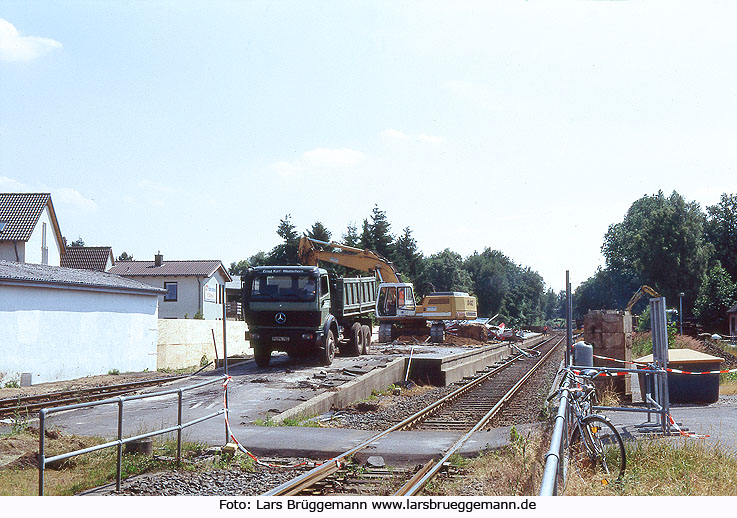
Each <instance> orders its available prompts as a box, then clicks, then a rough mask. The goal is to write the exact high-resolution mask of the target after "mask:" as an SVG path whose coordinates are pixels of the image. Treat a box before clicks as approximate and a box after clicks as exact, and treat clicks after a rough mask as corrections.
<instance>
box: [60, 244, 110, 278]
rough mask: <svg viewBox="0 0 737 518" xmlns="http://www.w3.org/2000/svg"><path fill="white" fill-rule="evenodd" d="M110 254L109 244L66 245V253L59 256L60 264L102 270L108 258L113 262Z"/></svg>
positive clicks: (65, 266) (80, 268)
mask: <svg viewBox="0 0 737 518" xmlns="http://www.w3.org/2000/svg"><path fill="white" fill-rule="evenodd" d="M112 256H113V249H112V247H109V246H67V251H66V253H65V254H64V255H62V256H61V261H60V266H62V267H64V268H77V269H79V270H97V271H98V272H104V271H105V267H106V266H107V262H108V259H111V263H112V264H115V261H114V260H113V259H112Z"/></svg>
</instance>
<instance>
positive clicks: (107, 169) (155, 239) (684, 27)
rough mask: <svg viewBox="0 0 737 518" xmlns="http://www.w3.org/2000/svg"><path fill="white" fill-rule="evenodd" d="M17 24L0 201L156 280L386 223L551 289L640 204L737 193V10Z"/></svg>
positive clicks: (495, 9)
mask: <svg viewBox="0 0 737 518" xmlns="http://www.w3.org/2000/svg"><path fill="white" fill-rule="evenodd" d="M550 4H551V3H550V2H534V1H533V2H463V1H460V2H458V1H456V2H432V3H430V2H388V1H387V2H298V1H293V2H266V1H264V2H217V1H216V2H204V1H202V2H184V1H178V2H83V1H79V2H71V1H69V2H64V1H62V2H50V1H49V2H44V1H38V2H33V3H29V2H15V1H13V0H5V1H4V2H3V3H2V4H0V191H34V192H38V191H43V192H51V193H52V196H53V200H54V204H55V206H56V209H57V214H58V217H59V220H60V224H61V228H62V232H63V233H64V234H65V235H66V237H67V238H68V239H69V240H74V239H76V238H77V237H79V236H81V237H83V238H84V240H85V242H86V243H87V244H88V245H111V246H113V250H114V252H115V253H116V255H117V254H120V253H121V252H123V251H126V252H128V253H129V254H132V255H133V256H134V257H135V258H136V259H152V258H153V255H154V254H155V253H156V252H157V251H158V250H161V252H162V253H163V254H164V257H165V259H166V258H169V259H221V260H222V261H223V262H224V263H226V265H227V264H229V263H230V262H232V261H237V260H240V259H244V258H247V257H248V256H250V255H252V254H254V253H256V252H258V251H259V250H264V251H268V250H270V249H271V248H272V247H273V246H275V245H276V244H277V243H278V239H279V238H278V236H276V234H275V229H276V226H277V224H278V222H279V219H280V218H282V217H284V215H285V214H291V216H292V221H293V223H294V224H295V225H296V226H297V228H298V230H300V231H304V230H305V229H307V228H308V227H310V226H311V225H312V224H313V223H314V222H315V221H318V220H319V221H322V222H323V223H324V224H325V225H326V226H327V227H328V228H329V229H330V230H331V231H332V232H333V235H334V238H336V239H340V237H341V235H342V234H343V233H344V232H345V229H346V226H347V225H348V224H349V223H355V224H357V225H358V226H359V227H360V224H361V221H362V220H363V219H364V218H366V217H368V216H369V214H370V213H371V209H372V208H373V206H374V204H378V206H379V207H380V208H381V209H383V210H385V211H386V212H387V215H388V217H389V220H390V221H391V223H392V225H393V227H392V230H393V231H394V233H395V234H398V233H399V232H400V231H401V230H402V228H404V227H406V226H409V227H410V228H411V229H412V231H413V234H414V237H415V238H416V239H417V241H418V244H419V246H420V247H421V249H422V251H423V252H424V253H425V254H432V253H435V252H438V251H440V250H442V249H444V248H446V247H447V248H450V249H452V250H454V251H457V252H459V253H461V254H463V255H464V256H465V255H468V254H471V253H473V251H474V250H477V251H482V250H483V249H484V248H485V247H490V248H493V249H499V250H501V251H503V252H504V253H505V254H506V255H508V256H509V257H510V258H511V259H512V260H514V261H515V262H517V263H520V264H523V265H525V266H530V267H531V268H532V269H534V270H536V271H538V272H539V273H540V274H541V275H543V277H544V278H545V281H546V283H547V284H548V285H549V286H551V287H552V288H554V289H556V290H559V289H563V287H564V286H563V284H564V279H565V270H566V269H570V270H571V278H572V282H573V284H574V285H577V284H579V283H580V282H582V281H583V280H585V279H586V278H587V277H589V276H590V275H591V274H593V273H594V271H595V269H596V267H597V266H598V265H600V264H602V257H601V253H600V246H601V243H602V240H603V235H604V233H605V232H606V230H607V227H608V226H609V225H610V224H612V223H616V222H619V221H621V219H622V217H623V215H624V213H625V212H626V210H627V208H628V207H629V205H630V204H631V203H632V202H633V201H634V200H635V199H637V198H639V197H641V196H643V195H646V194H654V193H655V192H657V191H658V190H659V189H662V190H663V191H665V192H666V193H670V192H671V191H672V190H677V191H678V192H680V193H681V194H683V195H684V196H685V197H686V198H687V199H689V200H693V201H697V202H699V203H700V204H701V205H702V207H705V206H707V205H712V204H715V203H717V202H718V200H719V195H720V194H721V193H723V192H728V193H734V192H737V180H736V179H737V174H735V164H736V163H737V147H736V146H735V145H734V143H735V142H737V126H736V125H737V122H736V121H737V88H735V86H736V85H737V67H735V63H737V35H736V34H737V33H735V31H734V23H735V20H737V17H736V16H735V15H737V5H736V4H734V3H731V2H699V3H698V4H694V3H679V2H647V3H645V2H555V3H552V4H553V5H550Z"/></svg>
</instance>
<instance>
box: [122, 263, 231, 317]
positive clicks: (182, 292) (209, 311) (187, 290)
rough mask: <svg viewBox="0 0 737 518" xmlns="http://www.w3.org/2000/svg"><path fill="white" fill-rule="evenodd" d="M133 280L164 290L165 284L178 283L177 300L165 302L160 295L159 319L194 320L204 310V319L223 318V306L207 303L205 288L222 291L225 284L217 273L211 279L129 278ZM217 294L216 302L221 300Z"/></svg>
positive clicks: (132, 276)
mask: <svg viewBox="0 0 737 518" xmlns="http://www.w3.org/2000/svg"><path fill="white" fill-rule="evenodd" d="M129 277H130V278H131V279H135V280H137V281H140V282H143V283H145V284H148V285H149V286H156V287H157V288H163V287H164V283H165V282H176V283H177V300H175V301H172V300H167V301H165V300H164V296H163V295H159V318H185V316H186V318H194V316H195V314H196V313H197V312H198V311H199V310H202V317H203V318H204V319H205V320H215V319H218V318H222V317H223V306H222V304H218V303H216V302H206V301H205V286H211V287H214V288H215V290H219V289H221V288H220V287H219V286H220V285H223V284H224V283H225V279H224V278H223V277H222V275H221V274H220V273H216V274H215V275H213V276H212V277H210V278H207V279H205V278H203V277H199V278H198V277H190V276H188V277H174V276H172V277H145V276H140V277H136V276H134V275H131V276H129ZM219 297H220V296H219V295H217V294H216V299H215V300H220V299H219Z"/></svg>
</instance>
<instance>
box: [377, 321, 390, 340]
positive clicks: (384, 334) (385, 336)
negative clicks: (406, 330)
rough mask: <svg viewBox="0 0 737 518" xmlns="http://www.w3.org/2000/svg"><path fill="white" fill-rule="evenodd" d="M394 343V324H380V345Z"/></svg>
mask: <svg viewBox="0 0 737 518" xmlns="http://www.w3.org/2000/svg"><path fill="white" fill-rule="evenodd" d="M391 341H392V324H379V343H380V344H388V343H389V342H391Z"/></svg>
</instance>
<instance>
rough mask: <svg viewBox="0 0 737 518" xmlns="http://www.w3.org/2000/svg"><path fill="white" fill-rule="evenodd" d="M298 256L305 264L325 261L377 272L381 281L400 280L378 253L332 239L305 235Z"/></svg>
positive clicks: (388, 263) (316, 263) (313, 264)
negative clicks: (321, 239)
mask: <svg viewBox="0 0 737 518" xmlns="http://www.w3.org/2000/svg"><path fill="white" fill-rule="evenodd" d="M317 245H320V246H322V247H324V249H320V248H318V246H317ZM298 258H299V262H300V263H301V264H303V265H305V266H317V265H318V262H319V261H325V262H328V263H332V264H338V265H340V266H345V267H346V268H352V269H354V270H359V271H362V272H372V273H377V274H378V275H379V279H380V281H381V282H402V281H401V278H400V275H399V273H397V271H396V270H395V269H394V265H392V263H391V262H389V261H388V260H387V259H384V258H383V257H382V256H380V255H379V254H377V253H375V252H372V251H371V250H361V249H360V248H353V247H351V246H346V245H342V244H340V243H335V242H333V241H331V242H329V243H328V242H326V241H319V240H317V239H312V238H309V237H307V236H305V237H303V238H302V239H300V240H299V251H298Z"/></svg>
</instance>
